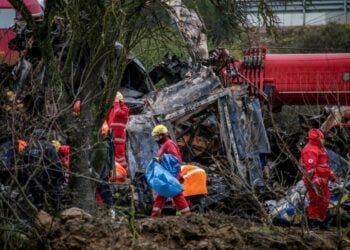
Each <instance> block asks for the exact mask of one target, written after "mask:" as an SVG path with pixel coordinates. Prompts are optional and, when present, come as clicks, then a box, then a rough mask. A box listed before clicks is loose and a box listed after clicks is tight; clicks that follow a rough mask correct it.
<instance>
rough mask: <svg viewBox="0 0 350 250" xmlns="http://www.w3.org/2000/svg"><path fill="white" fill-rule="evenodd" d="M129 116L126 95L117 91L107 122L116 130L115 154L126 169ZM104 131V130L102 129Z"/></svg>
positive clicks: (116, 158) (109, 126)
mask: <svg viewBox="0 0 350 250" xmlns="http://www.w3.org/2000/svg"><path fill="white" fill-rule="evenodd" d="M128 118H129V108H128V106H127V105H126V104H125V103H124V97H123V95H122V94H121V93H120V92H117V94H116V96H115V100H114V103H113V106H112V108H111V109H110V111H109V112H108V115H107V118H106V122H107V125H108V128H110V129H112V130H113V132H114V140H115V141H114V156H115V160H116V161H117V162H119V163H120V164H121V165H122V166H123V167H124V168H125V169H127V168H128V164H127V162H126V159H125V144H126V130H125V127H126V123H127V122H128ZM102 132H103V131H102Z"/></svg>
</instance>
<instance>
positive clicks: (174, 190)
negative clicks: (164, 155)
mask: <svg viewBox="0 0 350 250" xmlns="http://www.w3.org/2000/svg"><path fill="white" fill-rule="evenodd" d="M146 179H147V182H148V184H149V185H150V186H151V188H152V189H153V190H154V191H155V192H156V193H158V194H159V195H161V196H164V197H168V198H172V197H174V196H176V195H178V194H180V193H182V192H183V191H184V189H183V187H182V185H181V184H180V182H179V181H178V180H177V179H176V178H175V177H174V176H173V175H172V174H171V173H170V172H169V171H168V170H166V169H165V168H164V167H163V166H162V165H160V164H159V163H158V162H157V161H156V160H155V159H152V160H151V161H150V163H149V164H148V165H147V168H146Z"/></svg>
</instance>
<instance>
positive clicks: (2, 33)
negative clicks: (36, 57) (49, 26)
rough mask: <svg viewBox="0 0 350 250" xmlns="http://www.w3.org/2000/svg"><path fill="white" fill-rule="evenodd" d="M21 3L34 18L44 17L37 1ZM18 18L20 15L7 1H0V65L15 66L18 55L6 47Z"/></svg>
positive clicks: (13, 34)
mask: <svg viewBox="0 0 350 250" xmlns="http://www.w3.org/2000/svg"><path fill="white" fill-rule="evenodd" d="M23 2H24V4H25V5H26V6H27V8H28V10H29V12H30V13H31V14H32V15H33V16H34V17H40V16H43V15H44V11H43V9H42V7H41V5H40V4H39V2H38V1H36V0H23ZM19 17H20V14H19V13H18V12H17V11H16V10H15V9H14V8H13V6H12V5H11V3H10V2H9V1H7V0H0V63H3V62H5V63H8V64H15V63H16V62H17V60H18V58H19V53H18V52H17V51H12V50H10V49H9V47H8V43H9V41H11V39H13V38H14V37H15V33H14V31H13V29H12V26H13V25H14V22H15V19H16V18H19Z"/></svg>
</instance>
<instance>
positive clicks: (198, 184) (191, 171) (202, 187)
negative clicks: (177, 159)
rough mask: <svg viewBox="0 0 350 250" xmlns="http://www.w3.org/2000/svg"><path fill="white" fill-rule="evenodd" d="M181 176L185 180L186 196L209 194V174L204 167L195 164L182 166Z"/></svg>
mask: <svg viewBox="0 0 350 250" xmlns="http://www.w3.org/2000/svg"><path fill="white" fill-rule="evenodd" d="M180 176H181V178H182V180H183V182H182V186H183V187H184V192H183V194H184V196H185V197H187V196H194V195H207V194H208V189H207V174H206V172H205V171H204V169H202V168H199V167H197V166H194V165H183V166H181V173H180Z"/></svg>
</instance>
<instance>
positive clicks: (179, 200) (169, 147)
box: [151, 137, 191, 217]
mask: <svg viewBox="0 0 350 250" xmlns="http://www.w3.org/2000/svg"><path fill="white" fill-rule="evenodd" d="M163 154H172V155H174V156H175V157H176V158H177V159H178V160H179V162H180V164H181V162H182V159H181V153H180V150H179V147H178V146H177V145H176V143H175V142H173V141H172V140H171V139H170V138H169V137H166V138H165V140H164V142H163V144H162V146H161V147H160V149H159V151H158V153H157V157H159V158H161V157H162V155H163ZM179 177H180V176H179ZM167 200H168V198H167V197H164V196H160V195H159V194H157V195H156V197H155V201H154V206H153V209H152V215H151V216H152V217H156V216H160V213H161V211H162V209H163V207H164V205H165V203H166V201H167ZM173 202H174V203H175V206H176V207H177V208H178V209H179V211H180V212H181V213H183V214H187V213H191V211H190V208H189V206H188V203H187V201H186V199H185V197H184V195H183V193H181V194H179V195H177V196H175V197H173Z"/></svg>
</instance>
